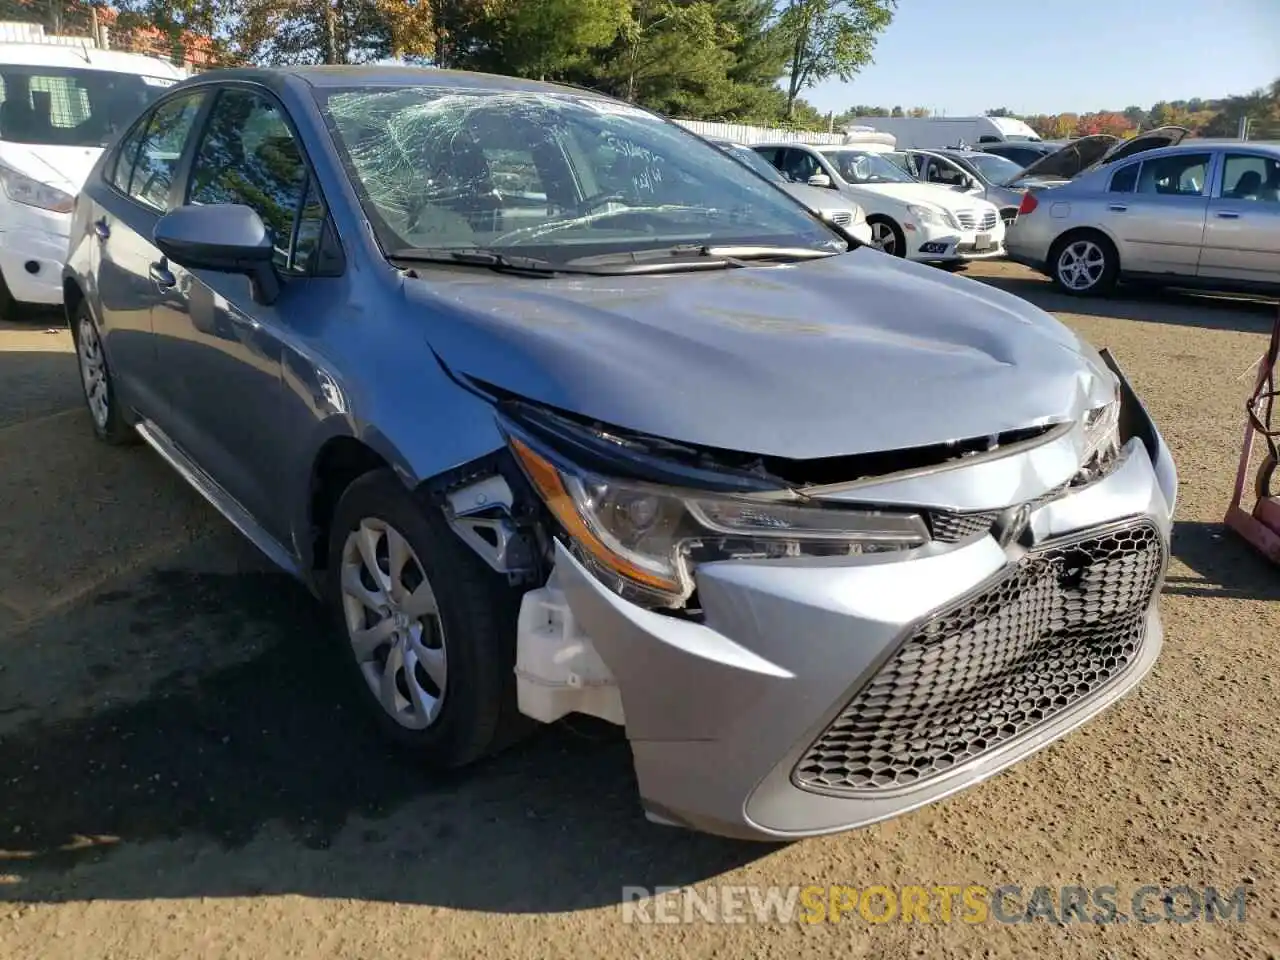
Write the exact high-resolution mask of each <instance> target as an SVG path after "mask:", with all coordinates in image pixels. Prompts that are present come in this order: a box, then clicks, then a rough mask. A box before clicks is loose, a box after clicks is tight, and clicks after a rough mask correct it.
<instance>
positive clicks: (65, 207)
mask: <svg viewBox="0 0 1280 960" xmlns="http://www.w3.org/2000/svg"><path fill="white" fill-rule="evenodd" d="M0 184H2V185H3V186H4V192H5V195H6V196H7V197H8V198H9V199H10V200H12V201H13V202H14V203H23V204H26V205H27V206H28V207H39V208H40V209H41V210H52V211H53V212H54V213H70V212H71V210H72V208H73V207H74V206H75V202H76V198H75V197H73V196H72V195H71V194H69V193H66V192H64V191H62V190H59V189H57V188H56V187H50V186H48V185H47V184H43V183H41V182H40V181H39V180H33V179H32V178H31V177H28V176H27V175H26V174H24V173H19V172H18V171H17V170H11V169H9V168H8V167H0Z"/></svg>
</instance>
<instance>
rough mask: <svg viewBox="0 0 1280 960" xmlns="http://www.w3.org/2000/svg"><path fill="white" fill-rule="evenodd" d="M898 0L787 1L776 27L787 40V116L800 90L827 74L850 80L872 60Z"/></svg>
mask: <svg viewBox="0 0 1280 960" xmlns="http://www.w3.org/2000/svg"><path fill="white" fill-rule="evenodd" d="M896 9H897V0H785V2H784V4H783V7H782V12H781V16H780V17H779V19H778V26H777V29H778V30H779V31H781V33H782V36H783V37H784V38H785V39H786V40H787V43H788V47H789V53H788V59H787V74H786V81H787V115H788V116H790V115H791V114H792V112H793V110H794V108H795V102H796V99H797V98H798V97H799V96H800V93H801V92H802V91H804V90H806V89H808V88H809V87H811V86H813V85H814V84H815V83H819V82H820V81H822V80H826V79H827V78H828V77H832V76H835V77H839V78H840V79H841V80H846V81H847V80H850V79H852V78H853V76H854V75H855V74H856V73H857V72H858V71H859V70H861V69H862V68H863V67H864V66H866V65H867V64H868V63H871V61H872V52H873V51H874V50H875V44H876V38H877V37H878V36H879V35H880V33H881V32H883V31H884V29H885V28H886V27H888V26H889V24H890V22H891V21H892V20H893V14H894V11H895V10H896Z"/></svg>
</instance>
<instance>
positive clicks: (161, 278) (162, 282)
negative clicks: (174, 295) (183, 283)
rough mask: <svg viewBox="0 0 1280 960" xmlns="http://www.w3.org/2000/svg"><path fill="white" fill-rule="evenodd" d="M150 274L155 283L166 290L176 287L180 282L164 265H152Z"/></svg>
mask: <svg viewBox="0 0 1280 960" xmlns="http://www.w3.org/2000/svg"><path fill="white" fill-rule="evenodd" d="M148 273H150V274H151V279H152V280H154V281H155V283H156V286H157V287H162V288H164V289H166V290H167V289H169V288H170V287H172V286H175V285H176V284H177V282H178V279H177V278H176V277H175V276H174V275H173V274H172V273H170V272H169V268H168V267H167V266H165V265H164V264H163V263H153V264H151V267H150V269H149V270H148Z"/></svg>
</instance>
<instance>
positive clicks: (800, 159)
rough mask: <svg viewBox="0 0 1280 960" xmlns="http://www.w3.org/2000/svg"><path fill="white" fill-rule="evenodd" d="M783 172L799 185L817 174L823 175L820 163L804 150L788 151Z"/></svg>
mask: <svg viewBox="0 0 1280 960" xmlns="http://www.w3.org/2000/svg"><path fill="white" fill-rule="evenodd" d="M782 172H783V173H785V174H786V175H787V176H789V177H790V178H791V179H792V180H794V181H796V182H797V183H804V182H806V181H807V180H808V179H809V178H810V177H812V176H813V175H814V174H816V173H822V170H821V169H820V168H819V167H818V161H817V160H815V159H814V158H813V155H812V154H810V153H807V152H806V151H804V150H795V149H791V150H787V151H786V155H785V159H784V160H783V166H782Z"/></svg>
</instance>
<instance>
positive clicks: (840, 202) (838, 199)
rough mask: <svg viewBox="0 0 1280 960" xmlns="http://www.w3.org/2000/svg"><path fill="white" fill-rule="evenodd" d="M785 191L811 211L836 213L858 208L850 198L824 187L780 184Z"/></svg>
mask: <svg viewBox="0 0 1280 960" xmlns="http://www.w3.org/2000/svg"><path fill="white" fill-rule="evenodd" d="M780 186H781V187H782V189H783V190H785V191H787V193H789V194H791V196H793V197H795V198H796V199H797V200H799V201H800V202H801V203H803V204H804V205H805V206H806V207H808V208H809V209H810V210H820V211H824V212H825V211H834V210H848V211H850V212H852V211H853V209H854V207H855V206H857V204H855V203H854V202H853V201H852V200H850V199H849V198H848V197H842V196H841V195H840V194H839V193H837V192H836V191H835V190H827V189H824V188H822V187H811V186H809V185H808V184H807V183H785V184H780Z"/></svg>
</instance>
